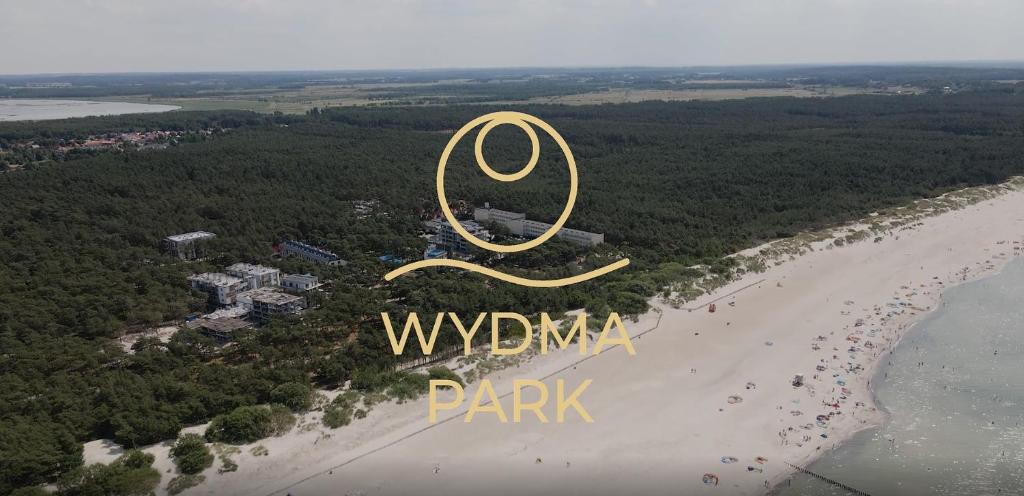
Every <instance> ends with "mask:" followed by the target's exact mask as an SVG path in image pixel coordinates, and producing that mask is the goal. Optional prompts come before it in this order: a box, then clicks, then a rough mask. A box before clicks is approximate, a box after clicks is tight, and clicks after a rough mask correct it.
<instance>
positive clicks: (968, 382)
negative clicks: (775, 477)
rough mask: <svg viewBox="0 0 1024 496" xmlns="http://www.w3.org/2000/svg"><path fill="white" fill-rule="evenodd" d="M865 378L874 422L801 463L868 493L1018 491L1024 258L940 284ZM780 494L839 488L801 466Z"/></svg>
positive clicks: (1023, 469)
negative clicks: (919, 317)
mask: <svg viewBox="0 0 1024 496" xmlns="http://www.w3.org/2000/svg"><path fill="white" fill-rule="evenodd" d="M891 361H892V365H891V366H890V365H889V361H888V360H887V361H886V362H885V363H884V364H883V366H882V367H880V369H879V371H878V374H877V376H876V377H875V379H874V380H872V384H873V385H875V387H876V390H875V396H876V398H877V400H878V403H879V406H880V408H882V409H883V410H884V411H885V412H887V414H888V416H887V419H886V421H885V423H884V425H882V426H881V427H879V428H877V429H871V430H867V431H862V432H860V433H858V434H857V435H856V436H855V437H854V438H852V439H851V440H849V441H847V442H846V443H843V444H842V445H841V446H840V447H838V448H837V449H836V450H834V451H831V452H829V453H827V454H825V456H823V457H822V458H821V459H819V460H818V461H817V462H815V463H813V464H811V466H809V467H807V468H808V469H810V470H811V471H813V472H816V473H818V474H821V475H824V476H826V477H829V478H832V479H835V480H837V481H839V482H842V483H844V484H846V485H848V486H850V487H853V488H855V489H857V490H859V491H862V492H865V493H867V494H870V495H872V496H888V495H906V496H917V495H1011V494H1012V495H1020V494H1024V259H1019V260H1015V261H1012V262H1011V263H1010V264H1009V265H1008V266H1007V267H1006V268H1005V269H1004V270H1003V271H1002V272H1001V273H999V274H997V275H994V276H991V277H988V278H985V279H982V280H979V281H975V282H969V283H966V284H963V285H961V286H957V287H954V288H951V289H949V290H947V291H945V292H944V293H943V304H942V305H941V306H940V308H939V309H937V310H936V312H935V313H933V314H932V315H930V316H929V317H928V318H926V319H925V320H924V321H922V322H921V323H919V324H918V325H916V326H914V328H912V329H911V330H910V331H908V333H907V335H906V336H904V338H903V340H902V341H901V342H900V344H899V345H898V346H897V348H896V350H895V352H894V353H893V355H892V356H891ZM791 484H792V485H791V486H790V485H788V484H787V483H783V485H782V488H781V490H780V493H781V494H782V495H784V496H798V495H830V494H835V495H843V494H849V493H848V492H847V491H845V490H842V489H839V488H836V487H835V486H832V485H830V484H827V483H825V482H822V481H819V480H817V479H814V478H812V477H809V476H806V475H799V476H795V477H794V478H793V480H792V481H791Z"/></svg>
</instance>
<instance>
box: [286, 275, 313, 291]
mask: <svg viewBox="0 0 1024 496" xmlns="http://www.w3.org/2000/svg"><path fill="white" fill-rule="evenodd" d="M320 286H321V284H320V279H319V278H318V277H317V276H314V275H312V274H286V275H285V276H284V277H282V278H281V287H282V288H284V289H285V290H289V291H300V292H301V291H312V290H314V289H316V288H319V287H320Z"/></svg>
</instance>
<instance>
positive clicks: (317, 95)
mask: <svg viewBox="0 0 1024 496" xmlns="http://www.w3.org/2000/svg"><path fill="white" fill-rule="evenodd" d="M744 83H751V84H752V85H753V83H755V82H751V81H731V80H729V81H725V80H722V81H719V80H712V81H701V82H700V84H706V85H707V86H708V88H706V89H704V88H693V87H692V86H694V85H696V83H691V87H688V88H687V89H630V88H628V87H626V88H612V89H603V90H599V91H587V92H582V93H570V94H564V95H555V96H541V97H533V98H528V99H525V100H523V99H508V98H506V97H505V96H504V95H503V94H502V89H501V88H500V87H499V86H497V85H496V86H495V89H494V91H493V94H491V95H489V96H488V95H484V96H480V97H477V98H476V99H474V101H472V102H471V103H476V104H507V105H517V104H538V103H540V104H545V103H547V104H566V105H597V104H603V103H635V102H643V101H651V100H661V101H692V100H737V99H743V98H762V97H778V96H788V97H798V98H806V97H832V96H846V95H857V94H890V95H891V94H917V93H920V92H921V91H922V90H920V89H919V88H912V87H890V88H884V89H879V88H869V87H855V86H810V85H792V86H789V87H781V88H764V87H756V85H754V87H750V88H743V87H736V88H722V87H720V86H719V85H722V84H725V85H737V86H742V85H743V84H744ZM468 84H473V83H470V82H468V81H462V80H459V81H442V82H438V83H408V84H393V83H376V84H353V85H323V86H305V87H303V88H301V89H277V88H264V89H250V90H245V91H239V92H237V93H232V94H230V95H221V94H218V95H216V96H194V97H187V98H166V97H150V96H145V95H139V96H116V97H102V98H97V100H102V101H116V102H132V103H151V104H164V105H177V106H179V107H181V108H182V109H183V110H251V111H254V112H261V113H273V112H281V113H285V114H301V113H304V112H306V111H307V110H309V109H312V108H314V107H318V108H329V107H353V106H368V105H388V106H392V105H398V106H402V105H436V104H440V103H443V102H444V101H446V100H448V99H450V98H453V97H454V96H455V95H454V94H453V93H452V92H451V89H452V88H453V87H458V86H459V85H468ZM478 86H479V85H478ZM396 91H400V92H401V94H396Z"/></svg>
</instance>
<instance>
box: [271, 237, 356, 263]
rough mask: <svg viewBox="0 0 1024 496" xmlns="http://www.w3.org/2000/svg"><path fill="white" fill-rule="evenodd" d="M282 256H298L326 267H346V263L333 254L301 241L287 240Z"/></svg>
mask: <svg viewBox="0 0 1024 496" xmlns="http://www.w3.org/2000/svg"><path fill="white" fill-rule="evenodd" d="M280 250H281V255H282V256H285V257H288V256H296V257H299V258H303V259H306V260H309V261H311V262H316V263H320V264H326V265H345V263H346V262H345V261H344V260H342V259H341V257H339V256H338V255H336V254H335V253H333V252H330V251H327V250H325V249H323V248H318V247H316V246H312V245H307V244H306V243H303V242H301V241H294V240H287V241H284V242H282V243H281V245H280Z"/></svg>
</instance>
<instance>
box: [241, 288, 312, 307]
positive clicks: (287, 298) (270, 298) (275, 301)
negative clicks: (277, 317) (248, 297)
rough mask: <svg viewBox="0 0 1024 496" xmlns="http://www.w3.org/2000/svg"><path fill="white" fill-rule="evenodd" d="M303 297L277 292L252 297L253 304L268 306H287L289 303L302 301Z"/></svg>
mask: <svg viewBox="0 0 1024 496" xmlns="http://www.w3.org/2000/svg"><path fill="white" fill-rule="evenodd" d="M302 300H303V298H302V297H301V296H295V295H290V294H287V293H278V292H276V291H266V292H263V293H258V294H254V295H252V301H253V302H257V301H258V302H260V303H266V304H268V305H285V304H288V303H294V302H296V301H302Z"/></svg>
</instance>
